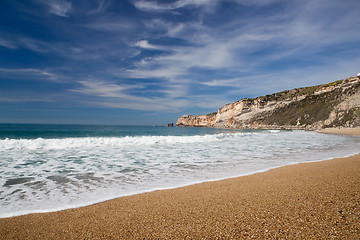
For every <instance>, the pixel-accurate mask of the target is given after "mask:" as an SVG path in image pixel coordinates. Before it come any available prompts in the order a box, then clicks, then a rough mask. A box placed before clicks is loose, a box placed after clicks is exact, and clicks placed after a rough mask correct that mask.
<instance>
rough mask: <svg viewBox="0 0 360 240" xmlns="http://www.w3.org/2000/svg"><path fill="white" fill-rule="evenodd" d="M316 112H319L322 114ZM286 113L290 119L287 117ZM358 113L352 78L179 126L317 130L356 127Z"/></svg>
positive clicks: (358, 93)
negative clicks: (346, 126) (330, 127)
mask: <svg viewBox="0 0 360 240" xmlns="http://www.w3.org/2000/svg"><path fill="white" fill-rule="evenodd" d="M323 105H324V106H323ZM313 108H319V111H317V110H316V109H313ZM324 109H326V110H327V111H324ZM286 112H289V115H291V116H286ZM290 112H291V113H290ZM319 113H321V114H319ZM358 113H359V114H360V77H351V78H347V79H344V80H341V81H337V82H334V83H330V84H325V85H320V86H314V87H309V88H301V89H293V90H290V91H284V92H280V93H275V94H272V95H267V96H262V97H258V98H255V99H242V100H240V101H237V102H234V103H231V104H227V105H225V106H223V107H222V108H220V109H219V110H218V111H217V112H216V113H212V114H208V115H199V116H190V115H184V116H182V117H180V118H179V119H178V122H177V124H176V125H177V126H194V127H219V128H263V129H269V128H277V129H279V128H290V129H318V128H322V127H325V126H335V125H341V124H343V125H344V124H345V125H346V124H348V125H354V124H355V125H356V124H357V122H359V124H360V121H359V120H357V119H354V118H357V114H358ZM349 114H350V115H351V116H350V115H349ZM341 117H342V118H348V119H345V120H346V121H347V123H345V122H344V121H345V120H344V119H343V120H344V121H343V120H341V119H339V118H341ZM281 118H284V119H285V120H284V119H281ZM295 118H296V119H295ZM359 118H360V116H359Z"/></svg>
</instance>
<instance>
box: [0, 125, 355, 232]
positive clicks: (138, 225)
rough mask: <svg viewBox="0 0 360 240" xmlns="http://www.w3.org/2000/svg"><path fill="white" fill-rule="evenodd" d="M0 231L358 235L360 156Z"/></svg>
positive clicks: (12, 222) (11, 223)
mask: <svg viewBox="0 0 360 240" xmlns="http://www.w3.org/2000/svg"><path fill="white" fill-rule="evenodd" d="M347 131H348V130H347ZM347 131H346V132H347ZM337 133H339V132H337ZM350 133H351V132H350ZM355 133H356V131H355ZM0 236H1V238H2V239H219V238H221V239H244V238H268V239H280V238H281V239H285V238H286V239H359V238H360V154H358V155H355V156H352V157H348V158H338V159H333V160H327V161H322V162H313V163H301V164H296V165H291V166H285V167H281V168H277V169H273V170H270V171H267V172H264V173H258V174H253V175H249V176H244V177H239V178H232V179H227V180H222V181H215V182H207V183H201V184H196V185H191V186H188V187H182V188H177V189H170V190H161V191H155V192H150V193H145V194H139V195H133V196H129V197H122V198H118V199H115V200H111V201H107V202H104V203H99V204H95V205H92V206H88V207H82V208H77V209H69V210H65V211H59V212H54V213H43V214H30V215H25V216H19V217H13V218H5V219H0Z"/></svg>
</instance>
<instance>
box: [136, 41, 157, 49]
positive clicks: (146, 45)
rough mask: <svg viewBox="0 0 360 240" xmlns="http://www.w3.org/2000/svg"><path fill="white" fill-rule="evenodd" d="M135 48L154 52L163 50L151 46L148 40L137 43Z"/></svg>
mask: <svg viewBox="0 0 360 240" xmlns="http://www.w3.org/2000/svg"><path fill="white" fill-rule="evenodd" d="M135 46H137V47H140V48H144V49H153V50H156V49H161V47H158V46H155V45H152V44H150V43H149V42H148V41H147V40H140V41H137V42H136V43H135Z"/></svg>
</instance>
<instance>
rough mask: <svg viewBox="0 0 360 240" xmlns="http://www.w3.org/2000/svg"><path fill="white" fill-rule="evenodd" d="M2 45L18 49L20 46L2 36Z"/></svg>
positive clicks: (0, 40) (0, 44)
mask: <svg viewBox="0 0 360 240" xmlns="http://www.w3.org/2000/svg"><path fill="white" fill-rule="evenodd" d="M0 46H1V47H5V48H8V49H17V48H18V47H17V46H16V44H14V43H13V42H10V41H7V40H5V39H2V38H0Z"/></svg>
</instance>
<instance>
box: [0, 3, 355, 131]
mask: <svg viewBox="0 0 360 240" xmlns="http://www.w3.org/2000/svg"><path fill="white" fill-rule="evenodd" d="M359 13H360V1H359V0H342V1H338V0H292V1H289V0H176V1H174V0H76V1H75V0H74V1H71V0H26V1H24V0H22V1H20V0H1V2H0V122H2V123H75V124H121V125H164V124H167V123H169V122H176V120H177V118H178V117H180V116H181V115H183V114H190V115H199V114H207V113H211V112H215V111H217V110H218V108H220V107H222V106H223V105H225V104H227V103H231V102H234V101H238V100H240V99H242V98H247V97H257V96H262V95H266V94H271V93H274V92H278V91H282V90H286V89H293V88H298V87H304V86H311V85H317V84H323V83H327V82H331V81H336V80H339V79H343V78H346V77H349V76H354V75H356V74H357V73H358V72H360V18H359Z"/></svg>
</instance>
